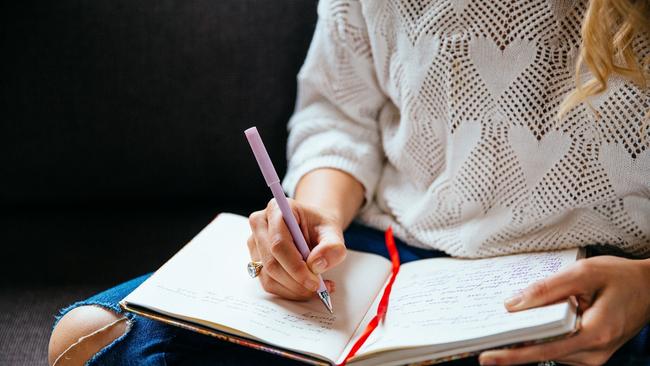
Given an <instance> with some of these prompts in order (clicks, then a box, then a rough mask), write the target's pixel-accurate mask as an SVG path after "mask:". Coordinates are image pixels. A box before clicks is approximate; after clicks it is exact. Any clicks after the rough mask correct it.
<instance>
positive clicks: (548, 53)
mask: <svg viewBox="0 0 650 366" xmlns="http://www.w3.org/2000/svg"><path fill="white" fill-rule="evenodd" d="M649 24H650V3H649V2H648V1H645V0H636V1H634V0H591V1H577V0H576V1H568V0H555V1H554V0H535V1H526V2H518V1H509V0H500V1H478V0H476V1H469V0H467V1H455V0H453V1H452V0H446V1H445V0H434V1H415V0H394V1H370V0H365V1H364V0H360V1H352V0H341V1H335V0H331V1H330V0H328V1H325V0H323V1H321V3H320V4H319V22H318V25H317V29H316V32H315V35H314V39H313V42H312V45H311V48H310V51H309V54H308V56H307V59H306V60H305V64H304V66H303V68H302V70H301V72H300V75H299V98H298V102H297V104H298V106H297V109H296V112H295V114H294V116H293V118H292V119H291V121H290V123H289V128H290V136H289V143H288V145H289V146H288V152H289V156H290V159H289V170H288V173H287V176H286V177H285V179H284V187H285V189H286V190H287V191H288V192H289V194H290V195H292V196H293V197H294V199H295V200H294V201H292V205H293V209H294V211H295V212H296V214H297V216H298V218H299V221H300V223H301V226H302V228H303V231H304V233H305V235H306V237H307V239H308V241H309V242H310V243H311V244H312V245H314V248H313V251H312V253H311V255H310V257H309V259H308V260H307V262H306V263H304V262H303V261H302V260H301V259H300V256H299V254H298V252H297V251H296V249H295V248H294V246H293V244H292V242H291V239H290V235H289V234H288V231H287V229H286V227H285V226H284V223H283V221H282V218H281V215H280V213H279V210H278V209H277V208H276V206H275V204H274V202H273V201H271V202H270V203H269V205H268V207H266V209H264V210H262V211H258V212H255V213H253V214H252V215H251V216H250V223H251V228H252V232H253V234H252V236H251V237H250V239H249V241H248V247H249V250H250V255H251V259H252V260H256V261H262V262H263V263H264V267H263V270H262V272H261V275H260V280H261V281H262V284H263V287H264V289H265V290H266V291H268V292H270V293H273V294H276V295H278V296H282V297H285V298H289V299H295V300H301V299H305V298H307V297H310V296H313V290H314V289H315V287H316V281H315V280H316V277H315V274H319V273H322V272H325V271H327V270H328V269H331V268H332V267H334V266H336V265H337V264H338V263H340V262H341V261H342V260H343V259H344V257H345V252H346V245H345V242H346V241H345V240H344V231H345V230H346V228H348V226H349V225H350V223H351V222H352V220H353V219H355V218H356V219H357V220H358V221H359V222H361V223H363V224H365V225H367V226H369V227H373V228H376V229H384V228H386V227H387V226H389V225H392V227H393V228H394V230H395V232H396V234H397V236H398V237H399V238H400V239H402V240H403V241H404V242H406V243H407V244H408V245H409V246H410V247H407V246H403V247H402V250H403V251H409V250H410V252H409V253H411V254H410V255H411V256H416V257H417V256H431V255H436V254H435V253H440V252H439V251H443V252H445V253H446V254H449V255H452V256H458V257H469V258H478V257H486V256H495V255H504V254H510V253H516V252H524V251H536V250H551V249H562V248H570V247H585V246H590V245H599V248H601V249H603V248H605V249H608V250H609V249H612V250H615V251H617V252H618V253H621V254H625V255H627V256H635V257H648V256H649V255H650V139H649V137H650V132H649V131H650V130H649V129H647V125H648V121H647V119H648V115H647V112H648V110H649V109H650V91H649V89H648V85H647V83H648V81H649V77H648V75H649V73H650V70H649V67H650V66H649V65H650V63H649V60H648V59H649V58H650V38H649V34H650V29H649V27H650V26H649ZM347 235H356V236H355V238H356V239H355V242H363V241H364V239H363V238H366V239H368V240H367V241H368V242H371V243H370V244H368V245H367V247H368V248H366V249H369V250H372V247H373V246H375V247H376V246H380V245H383V244H381V242H380V240H375V241H374V242H373V241H372V238H373V235H376V233H375V232H373V231H371V230H370V229H367V228H365V229H363V228H362V229H359V228H358V227H355V228H353V230H352V231H348V232H347ZM352 242H353V241H352V240H349V241H348V243H349V244H352ZM413 247H418V248H422V249H427V250H429V252H426V253H428V254H422V253H423V252H424V251H420V250H417V249H409V248H413ZM413 253H415V254H413ZM141 281H142V279H136V280H134V281H132V282H131V283H127V284H125V285H122V286H121V287H118V288H116V289H112V290H109V291H107V292H105V293H103V294H101V295H98V297H94V298H91V299H89V300H87V301H85V302H81V303H80V304H78V305H75V306H73V307H72V308H69V309H66V310H65V311H64V313H65V315H64V316H63V317H62V318H61V319H60V321H59V322H58V324H57V325H56V327H55V329H54V331H53V335H52V338H51V343H50V363H54V364H56V365H68V364H79V363H82V362H84V361H85V360H87V359H89V358H91V357H93V354H95V353H96V352H98V351H100V350H101V351H100V353H99V355H95V356H94V357H93V362H91V364H102V363H110V362H126V360H133V362H136V360H140V362H143V360H144V359H145V358H144V357H149V356H151V355H154V356H155V357H154V358H146V360H147V362H154V361H155V360H158V361H160V360H162V361H160V362H161V363H162V362H170V358H169V357H171V356H170V355H169V352H167V351H157V350H158V349H160V348H165V349H169V347H170V344H174V345H179V344H181V345H183V347H189V345H191V344H195V343H196V342H203V341H205V340H204V339H203V338H201V336H197V335H188V334H184V333H183V334H182V337H181V336H179V334H180V333H179V331H178V330H171V329H168V328H165V327H163V326H162V325H151V326H152V327H155V328H150V329H148V330H147V328H143V327H141V326H140V328H136V325H138V324H139V323H138V322H140V324H142V321H140V320H135V321H134V319H136V318H130V319H126V318H125V317H124V315H122V314H121V313H120V311H119V308H118V307H117V306H116V305H115V303H116V301H118V300H119V299H121V298H122V297H123V295H125V294H126V293H128V290H130V289H132V288H133V287H135V286H136V285H137V284H138V283H140V282H141ZM328 286H329V287H330V290H332V291H335V284H334V283H331V282H330V283H328ZM569 296H576V298H577V299H578V301H579V304H580V309H581V311H582V329H581V331H580V332H579V333H578V334H577V335H576V336H574V337H571V338H568V339H565V340H558V341H554V342H550V343H546V344H541V345H534V346H528V347H524V348H519V349H512V350H492V351H486V352H484V353H482V354H481V355H480V357H479V361H480V363H481V364H484V365H490V364H521V363H529V362H536V361H544V360H555V361H559V362H563V363H568V364H576V365H591V364H602V363H605V362H606V361H607V360H608V359H610V357H611V356H612V355H613V354H614V353H615V351H616V350H617V349H619V348H620V347H621V346H622V345H624V344H626V342H627V344H628V345H630V344H632V343H630V342H628V341H629V340H630V339H632V338H633V337H635V335H637V334H639V332H640V331H641V330H642V329H643V328H644V327H645V326H646V324H647V323H648V321H650V260H647V259H624V258H621V257H615V256H598V257H593V258H589V259H585V260H581V261H578V262H577V263H576V264H575V265H574V266H572V267H571V268H569V269H568V270H566V271H563V272H561V273H558V274H556V275H554V276H552V277H550V278H548V279H546V280H544V281H542V282H539V283H536V284H534V285H533V286H531V287H530V288H528V289H526V290H525V291H523V292H522V294H521V295H519V296H517V297H515V298H513V299H510V300H509V301H507V302H506V304H505V306H506V307H507V308H508V310H510V311H518V310H521V309H526V308H530V307H535V306H540V305H544V304H548V303H552V302H556V301H559V300H562V299H566V298H568V297H569ZM93 304H94V305H103V306H104V308H99V307H93V306H88V305H93ZM82 305H84V306H82ZM129 329H130V330H129ZM152 329H154V330H155V331H156V332H158V333H156V335H155V336H153V335H152ZM147 332H149V333H147ZM173 332H175V333H173ZM172 333H173V335H171V334H172ZM143 334H147V337H144V336H143ZM640 336H644V334H641V335H640ZM640 336H637V338H639V337H640ZM118 337H120V338H119V339H118V340H117V341H114V340H115V339H116V338H118ZM138 337H139V338H138ZM181 338H183V340H181ZM134 339H148V340H149V343H146V342H145V343H146V344H145V345H143V342H141V341H135V340H134ZM152 339H153V340H152ZM108 344H110V346H109V347H106V348H104V346H106V345H108ZM626 347H628V346H626ZM102 348H104V349H103V350H102ZM181 348H182V347H181ZM143 349H146V350H147V351H146V352H144V351H142V350H143ZM175 349H176V351H174V352H175V356H174V357H178V354H182V352H183V351H182V350H180V351H179V350H178V347H176V348H175ZM240 351H241V350H238V351H234V352H240ZM165 352H167V353H165ZM185 352H186V353H188V352H189V351H187V350H186V351H185ZM220 352H221V353H219V352H215V353H213V354H211V355H207V356H201V357H205V358H202V359H201V360H209V359H210V358H211V357H212V359H213V360H215V361H216V360H221V361H223V357H225V356H226V355H225V354H224V351H223V350H221V351H220ZM632 353H633V352H631V351H630V352H627V354H628V355H632ZM161 354H162V356H160V355H161ZM124 355H128V358H127V357H126V356H124ZM120 357H121V358H120ZM138 357H142V358H140V359H138ZM156 357H159V359H156ZM192 357H194V356H192ZM196 357H198V356H196ZM242 357H254V356H248V355H246V354H244V356H242ZM255 357H257V356H255ZM154 359H155V360H154ZM629 359H630V358H628V360H629ZM107 360H112V361H107ZM196 360H198V359H195V360H194V361H195V362H194V363H199V361H196ZM244 360H247V359H246V358H244ZM239 361H240V362H244V363H249V362H248V361H242V358H239ZM75 362H76V363H75ZM156 362H157V361H156ZM617 362H618V361H617ZM170 363H171V362H170Z"/></svg>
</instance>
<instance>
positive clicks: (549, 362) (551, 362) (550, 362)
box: [537, 361, 557, 366]
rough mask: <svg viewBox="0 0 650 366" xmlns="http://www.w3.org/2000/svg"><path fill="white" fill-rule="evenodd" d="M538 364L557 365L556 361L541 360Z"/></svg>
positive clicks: (543, 365) (541, 365)
mask: <svg viewBox="0 0 650 366" xmlns="http://www.w3.org/2000/svg"><path fill="white" fill-rule="evenodd" d="M537 366H557V364H556V363H555V361H540V362H538V363H537Z"/></svg>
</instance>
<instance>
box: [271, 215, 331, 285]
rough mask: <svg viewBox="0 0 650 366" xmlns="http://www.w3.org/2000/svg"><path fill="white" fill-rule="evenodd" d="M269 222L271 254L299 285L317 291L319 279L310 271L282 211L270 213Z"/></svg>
mask: <svg viewBox="0 0 650 366" xmlns="http://www.w3.org/2000/svg"><path fill="white" fill-rule="evenodd" d="M267 222H268V225H269V228H268V235H269V237H270V242H269V243H268V245H269V252H270V253H271V254H272V255H273V257H274V258H275V259H276V260H277V261H278V262H279V263H280V265H281V266H282V268H284V270H285V271H286V272H287V273H288V274H289V275H290V276H291V277H292V278H293V279H294V280H295V281H296V282H297V283H300V284H302V286H303V287H305V288H306V289H308V290H310V291H316V290H317V289H318V284H319V279H318V277H316V275H315V274H313V273H312V272H311V271H310V270H309V267H307V263H305V261H304V259H302V255H300V252H298V249H297V248H296V245H295V244H294V241H293V238H292V237H291V233H290V232H289V229H288V228H287V225H286V224H285V223H284V219H283V217H282V212H281V211H280V209H278V208H276V209H272V210H270V211H268V213H267Z"/></svg>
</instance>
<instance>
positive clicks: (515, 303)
mask: <svg viewBox="0 0 650 366" xmlns="http://www.w3.org/2000/svg"><path fill="white" fill-rule="evenodd" d="M587 262H588V261H587V260H581V261H578V262H576V263H575V264H573V265H572V266H570V267H569V268H567V269H566V270H563V271H561V272H558V273H556V274H553V275H551V276H549V277H548V278H545V279H543V280H540V281H537V282H535V283H533V284H532V285H530V286H528V287H527V288H526V289H524V290H523V291H522V292H521V293H519V294H516V295H515V296H513V297H511V298H509V299H507V300H506V301H505V306H506V309H508V311H519V310H524V309H529V308H534V307H537V306H542V305H548V304H552V303H555V302H558V301H562V300H566V299H568V298H569V297H570V296H572V295H582V294H593V293H594V292H595V291H596V289H597V288H598V287H599V281H596V280H595V277H594V273H593V272H594V271H593V268H591V265H590V264H589V263H587Z"/></svg>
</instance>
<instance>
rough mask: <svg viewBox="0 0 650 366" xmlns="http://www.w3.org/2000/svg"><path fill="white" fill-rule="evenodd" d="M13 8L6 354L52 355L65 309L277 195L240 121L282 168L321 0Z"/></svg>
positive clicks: (11, 360) (1, 353)
mask: <svg viewBox="0 0 650 366" xmlns="http://www.w3.org/2000/svg"><path fill="white" fill-rule="evenodd" d="M2 8H3V9H2V11H0V17H1V18H2V21H1V22H0V23H1V25H0V27H1V28H2V30H3V32H2V34H3V37H2V52H1V54H2V59H3V60H2V65H3V68H2V81H1V82H0V90H1V94H2V98H1V102H0V103H2V112H1V113H2V117H1V118H0V120H1V122H0V207H1V208H2V209H1V210H0V212H1V215H2V217H1V218H0V246H1V252H0V253H1V254H0V271H1V272H0V273H1V275H0V365H43V364H45V363H46V358H45V357H46V347H47V340H48V337H49V332H50V327H51V326H52V321H53V315H54V314H55V312H56V310H57V309H58V308H60V307H62V306H64V305H67V304H68V303H70V302H71V301H74V300H75V299H80V298H83V297H86V296H88V295H91V294H92V293H94V292H96V291H98V290H101V289H103V288H106V287H108V286H111V285H114V284H117V283H119V282H121V281H123V280H126V279H128V278H131V277H134V276H137V275H140V274H143V273H147V272H150V271H153V270H155V269H156V268H157V267H159V266H160V265H161V264H162V263H163V262H164V261H165V260H166V259H167V258H168V257H170V256H171V255H172V254H173V253H175V252H176V251H177V250H178V249H179V248H180V247H181V246H182V245H183V244H184V243H186V242H187V241H188V240H189V239H191V238H192V236H193V235H194V234H196V233H197V232H198V231H199V230H200V229H201V228H202V227H203V226H205V225H206V224H207V223H208V222H209V221H210V220H211V219H212V218H213V217H214V216H215V215H216V214H217V213H218V212H221V211H231V212H238V213H242V214H248V213H250V211H251V210H253V209H256V208H261V207H263V206H264V205H265V203H266V201H267V200H268V198H269V193H268V191H267V189H266V188H265V186H264V182H263V180H262V178H261V176H260V173H259V172H258V170H257V167H256V165H255V162H254V160H253V159H252V156H251V153H250V150H249V148H248V146H247V144H246V142H245V139H244V137H243V130H244V129H245V128H247V127H249V126H251V125H253V124H255V125H257V126H258V127H259V128H260V131H261V133H262V134H263V137H264V139H265V141H266V142H267V144H268V148H269V151H270V154H271V155H272V158H274V159H275V160H276V162H277V163H278V168H279V170H284V168H285V164H284V162H283V161H284V154H285V152H284V151H285V143H286V122H287V120H288V118H289V116H290V114H291V112H292V109H293V106H294V100H295V75H296V73H297V71H298V69H299V67H300V65H301V63H302V60H303V58H304V55H305V53H306V50H307V47H308V45H309V41H310V39H311V35H312V32H313V29H314V26H315V21H316V9H315V8H316V1H312V0H282V1H278V0H275V1H265V0H217V1H204V0H189V1H149V0H144V1H130V0H128V1H127V0H113V1H105V0H97V1H73V0H58V1H50V2H46V1H30V0H27V1H15V2H9V3H7V4H3V5H2ZM281 173H282V172H281Z"/></svg>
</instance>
